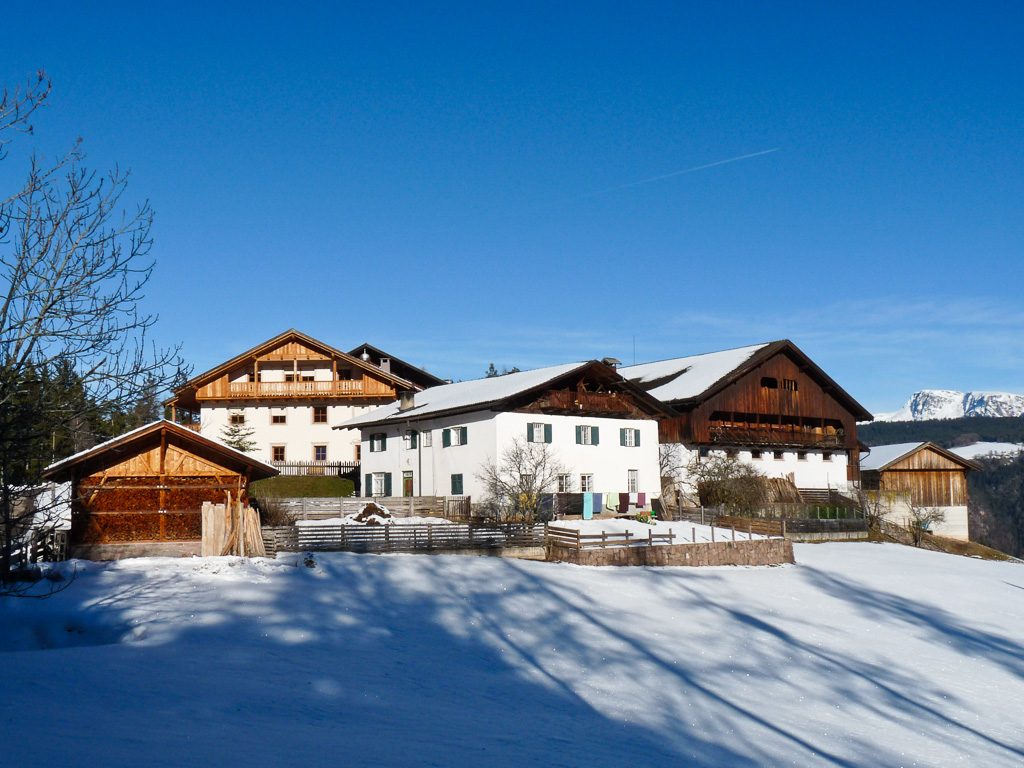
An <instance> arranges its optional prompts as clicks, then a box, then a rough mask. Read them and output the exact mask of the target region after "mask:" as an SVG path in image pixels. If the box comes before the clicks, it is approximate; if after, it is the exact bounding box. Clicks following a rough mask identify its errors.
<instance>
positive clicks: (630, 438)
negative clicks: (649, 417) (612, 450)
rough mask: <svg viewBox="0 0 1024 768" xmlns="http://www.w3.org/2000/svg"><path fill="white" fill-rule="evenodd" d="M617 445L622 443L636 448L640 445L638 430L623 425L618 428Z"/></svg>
mask: <svg viewBox="0 0 1024 768" xmlns="http://www.w3.org/2000/svg"><path fill="white" fill-rule="evenodd" d="M619 445H624V446H626V447H627V448H637V447H639V446H640V430H639V429H630V428H629V427H623V428H622V429H620V430H619Z"/></svg>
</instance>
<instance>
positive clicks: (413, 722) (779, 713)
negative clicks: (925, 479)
mask: <svg viewBox="0 0 1024 768" xmlns="http://www.w3.org/2000/svg"><path fill="white" fill-rule="evenodd" d="M796 556H797V560H798V561H799V565H796V566H787V567H780V568H718V569H693V568H660V569H657V568H636V569H628V568H582V567H578V566H572V565H563V564H548V563H542V562H528V561H519V560H511V559H501V558H494V557H468V556H427V555H388V556H380V555H355V554H341V553H339V554H331V555H321V554H318V555H317V556H316V562H317V567H315V568H306V567H302V566H301V565H300V566H298V567H292V566H291V565H289V564H288V563H286V562H280V561H277V562H275V561H268V560H256V561H244V560H238V559H232V558H208V559H181V560H170V559H139V560H127V561H121V562H120V563H112V564H92V563H85V564H79V565H80V568H81V569H82V570H81V571H80V573H79V575H78V578H77V580H76V581H74V583H73V584H72V585H71V587H70V588H69V589H68V590H66V591H64V592H63V593H61V594H59V595H56V596H55V597H53V598H51V599H49V600H10V599H7V600H3V601H0V649H2V652H0V661H2V663H3V668H2V678H0V679H2V685H3V691H4V699H5V702H6V704H7V706H6V710H5V714H4V729H3V738H2V752H0V754H2V755H3V764H4V765H11V766H15V765H19V766H20V765H67V766H87V767H91V766H133V768H136V767H137V766H181V765H197V766H221V765H232V766H237V765H245V764H254V765H267V766H277V765H298V766H317V765H331V766H357V765H374V766H377V765H383V766H405V765H410V766H415V765H426V766H474V767H480V768H483V767H489V766H525V765H544V766H549V765H551V766H588V767H591V766H593V767H597V768H601V767H604V766H622V765H633V766H684V765H685V766H703V765H706V766H712V765H714V766H720V765H739V766H754V765H758V766H760V765H797V766H804V765H837V766H909V765H934V766H949V765H964V766H1019V765H1021V764H1022V763H1024V714H1022V713H1024V566H1020V565H1013V564H1007V563H994V562H985V561H980V560H972V559H967V558H959V557H954V556H951V555H943V554H937V553H932V552H923V551H917V550H912V549H909V548H904V547H900V546H898V545H892V544H887V545H880V544H823V545H797V547H796ZM295 559H296V558H294V557H293V558H292V560H293V561H294V560H295Z"/></svg>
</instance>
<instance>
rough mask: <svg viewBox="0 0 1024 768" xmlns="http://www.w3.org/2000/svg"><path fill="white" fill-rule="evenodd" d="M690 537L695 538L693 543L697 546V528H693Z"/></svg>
mask: <svg viewBox="0 0 1024 768" xmlns="http://www.w3.org/2000/svg"><path fill="white" fill-rule="evenodd" d="M690 535H691V536H692V537H693V543H694V544H696V543H697V526H693V527H692V528H691V529H690Z"/></svg>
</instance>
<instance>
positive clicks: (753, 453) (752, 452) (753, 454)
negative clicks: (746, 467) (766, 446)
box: [750, 449, 761, 459]
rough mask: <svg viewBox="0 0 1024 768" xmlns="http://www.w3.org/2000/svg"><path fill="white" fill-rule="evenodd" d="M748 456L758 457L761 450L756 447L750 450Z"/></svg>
mask: <svg viewBox="0 0 1024 768" xmlns="http://www.w3.org/2000/svg"><path fill="white" fill-rule="evenodd" d="M750 458H752V459H760V458H761V452H760V451H759V450H757V449H754V450H753V451H751V452H750Z"/></svg>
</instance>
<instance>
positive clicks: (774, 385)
mask: <svg viewBox="0 0 1024 768" xmlns="http://www.w3.org/2000/svg"><path fill="white" fill-rule="evenodd" d="M761 386H762V387H764V388H765V389H778V388H779V380H778V379H776V378H775V377H774V376H762V377H761Z"/></svg>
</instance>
